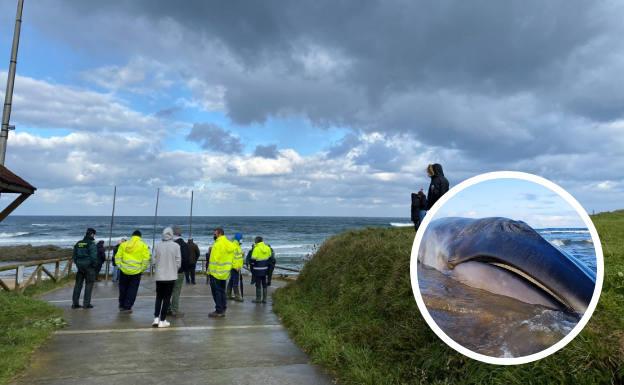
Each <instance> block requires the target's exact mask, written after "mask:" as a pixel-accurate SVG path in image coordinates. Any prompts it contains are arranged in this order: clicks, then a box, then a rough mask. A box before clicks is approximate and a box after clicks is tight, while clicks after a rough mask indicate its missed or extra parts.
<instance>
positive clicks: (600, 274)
mask: <svg viewBox="0 0 624 385" xmlns="http://www.w3.org/2000/svg"><path fill="white" fill-rule="evenodd" d="M492 179H521V180H526V181H530V182H534V183H538V184H540V185H542V186H544V187H546V188H548V189H550V190H552V191H553V192H555V193H557V194H558V195H559V196H560V197H561V198H563V199H564V200H565V201H566V202H568V203H569V204H570V205H571V206H572V207H573V208H574V209H575V210H576V212H577V213H578V214H579V216H580V217H581V218H582V219H583V222H584V223H585V226H587V228H588V229H589V233H590V234H591V238H592V242H593V244H594V249H595V251H596V270H597V271H596V287H595V288H594V294H593V296H592V299H591V301H590V303H589V306H588V307H587V310H586V311H585V313H584V314H583V316H582V317H581V320H580V321H579V322H578V323H577V324H576V326H575V327H574V328H573V329H572V331H571V332H570V333H568V334H567V335H566V336H565V337H563V338H562V339H561V340H560V341H559V342H557V343H556V344H554V345H552V346H551V347H549V348H547V349H544V350H542V351H540V352H537V353H534V354H530V355H528V356H523V357H513V358H503V357H491V356H487V355H484V354H480V353H476V352H473V351H472V350H470V349H467V348H465V347H463V346H462V345H460V344H458V343H457V342H455V341H454V340H453V339H452V338H450V337H449V336H447V335H446V333H444V331H443V330H442V329H441V328H440V327H439V326H438V325H437V324H436V322H435V321H434V320H433V318H432V317H431V315H430V314H429V310H428V309H427V306H426V305H425V302H424V301H423V299H422V296H421V294H420V288H419V286H418V273H417V265H418V248H419V246H420V242H421V240H422V237H423V234H424V232H425V229H426V228H427V226H428V225H429V222H431V218H433V217H435V214H436V212H437V211H438V210H439V209H440V207H442V206H443V205H444V204H445V203H446V202H447V201H448V200H450V199H451V198H453V196H455V195H456V194H457V193H459V192H460V191H462V190H464V189H465V188H467V187H470V186H472V185H475V184H477V183H480V182H484V181H487V180H492ZM410 278H411V283H412V292H413V293H414V298H415V299H416V303H417V304H418V309H419V310H420V313H421V314H422V316H423V318H424V319H425V321H427V324H428V325H429V327H430V328H431V330H433V332H434V333H435V334H436V335H437V336H438V337H440V338H441V339H442V341H444V342H445V343H446V344H447V345H448V346H450V347H451V348H453V349H455V350H456V351H458V352H459V353H461V354H463V355H465V356H468V357H470V358H472V359H475V360H477V361H481V362H485V363H488V364H496V365H520V364H526V363H529V362H533V361H537V360H539V359H542V358H544V357H547V356H549V355H551V354H553V353H555V352H556V351H558V350H559V349H561V348H563V347H564V346H566V345H567V344H568V343H570V341H572V340H573V339H574V338H575V337H576V336H577V335H578V334H579V333H580V332H581V330H583V328H584V327H585V325H586V324H587V322H588V321H589V319H590V318H591V316H592V314H593V313H594V310H595V309H596V305H597V304H598V300H599V298H600V292H601V291H602V281H603V278H604V258H603V254H602V245H601V244H600V238H599V237H598V231H596V227H595V226H594V224H593V222H592V221H591V219H590V218H589V215H588V214H587V212H586V211H585V209H583V207H582V206H581V204H580V203H579V202H578V201H577V200H576V199H575V198H574V197H573V196H572V195H570V193H568V192H567V191H565V190H564V189H563V188H561V187H560V186H558V185H557V184H555V183H553V182H551V181H549V180H548V179H544V178H542V177H540V176H537V175H533V174H529V173H524V172H517V171H496V172H489V173H485V174H481V175H477V176H475V177H472V178H470V179H467V180H465V181H463V182H461V183H460V184H458V185H457V186H455V187H453V188H452V189H450V190H449V191H448V192H447V193H446V194H444V195H443V196H442V197H441V198H440V199H439V200H438V201H437V202H436V203H435V204H434V205H433V207H432V208H431V210H429V211H428V212H427V215H426V216H425V218H424V219H423V221H422V223H421V225H420V227H419V228H418V231H417V232H416V238H415V239H414V244H413V245H412V256H411V261H410Z"/></svg>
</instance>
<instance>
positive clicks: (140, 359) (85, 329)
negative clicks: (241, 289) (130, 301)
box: [14, 276, 333, 385]
mask: <svg viewBox="0 0 624 385" xmlns="http://www.w3.org/2000/svg"><path fill="white" fill-rule="evenodd" d="M248 278H249V277H246V281H248ZM273 285H274V286H280V285H283V283H282V282H280V281H274V282H273ZM72 290H73V286H71V285H70V286H68V287H65V288H61V289H59V290H56V291H54V292H52V293H50V294H48V295H46V296H44V297H43V299H45V300H48V301H49V302H51V303H53V304H54V305H56V306H59V307H61V308H63V309H64V311H65V319H66V320H67V321H68V322H69V326H67V327H66V328H64V329H62V330H59V331H57V332H56V333H55V335H54V336H53V337H52V338H51V339H50V340H49V341H48V342H47V343H46V344H44V346H42V347H41V348H40V349H38V350H37V352H35V354H34V355H33V359H32V362H31V365H30V367H29V368H28V369H27V370H26V371H25V372H24V374H23V375H22V376H20V378H18V379H16V381H15V382H14V384H131V385H143V384H254V385H260V384H293V383H297V384H298V385H306V384H332V383H333V381H332V379H331V377H330V376H328V375H327V374H325V373H323V371H322V370H321V369H320V368H318V367H317V366H315V365H312V364H310V363H309V358H308V357H307V355H306V354H305V353H303V352H302V351H301V350H300V349H299V348H298V347H297V346H296V345H295V344H294V343H293V342H292V341H291V340H290V338H289V337H288V333H287V332H286V330H285V329H284V328H283V327H282V326H281V325H280V322H279V319H278V318H277V316H276V315H275V313H273V312H272V311H271V303H270V302H271V300H270V298H269V301H268V302H269V303H268V304H254V303H252V302H251V300H252V299H253V297H254V296H255V288H252V287H251V286H249V285H246V286H245V302H243V303H239V302H232V301H228V309H227V316H226V317H225V318H219V319H212V318H209V317H208V313H209V312H211V311H213V310H214V302H213V300H212V296H211V294H210V288H209V286H208V285H207V284H206V281H205V277H201V279H199V280H198V283H197V285H188V284H185V286H184V287H183V289H182V297H181V300H180V311H181V312H183V313H184V316H183V317H181V318H168V320H169V321H170V322H171V327H170V328H167V329H156V328H152V327H151V322H152V320H153V319H154V317H153V312H154V300H155V282H154V281H152V280H151V278H150V277H148V276H144V277H143V279H142V282H141V287H140V289H139V294H138V296H137V300H136V303H135V305H134V308H133V313H132V314H121V313H119V311H118V309H117V293H118V291H117V286H116V284H113V283H111V282H110V281H108V282H97V283H96V287H95V288H94V290H93V300H92V304H93V305H94V306H95V307H94V308H93V309H90V310H84V309H76V310H72V309H71V308H70V307H71V299H70V298H71V293H72ZM272 290H273V288H270V289H269V293H271V292H272Z"/></svg>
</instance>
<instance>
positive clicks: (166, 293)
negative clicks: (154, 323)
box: [154, 281, 176, 321]
mask: <svg viewBox="0 0 624 385" xmlns="http://www.w3.org/2000/svg"><path fill="white" fill-rule="evenodd" d="M175 282H176V281H156V303H155V304H154V317H160V320H161V321H164V320H165V318H166V317H167V310H169V305H170V304H171V293H173V285H175Z"/></svg>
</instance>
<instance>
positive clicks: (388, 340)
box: [274, 212, 624, 385]
mask: <svg viewBox="0 0 624 385" xmlns="http://www.w3.org/2000/svg"><path fill="white" fill-rule="evenodd" d="M593 221H594V223H595V224H596V227H597V229H598V232H599V234H600V236H601V240H602V244H603V248H604V254H605V282H604V289H603V292H602V296H601V299H600V302H599V304H598V307H597V308H596V311H595V313H594V315H593V317H592V319H591V320H590V322H589V323H588V325H587V326H586V327H585V329H584V330H583V332H581V333H580V334H579V335H578V336H577V338H576V339H575V340H574V341H572V342H571V343H570V344H568V345H567V346H566V347H565V348H563V349H562V350H560V351H559V352H557V353H555V354H553V355H551V356H549V357H547V358H545V359H543V360H540V361H538V362H533V363H530V364H525V365H521V366H494V365H489V364H484V363H480V362H478V361H474V360H471V359H469V358H466V357H464V356H463V355H461V354H459V353H457V352H455V351H454V350H452V349H451V348H449V347H447V346H446V344H444V343H443V342H442V341H441V340H439V339H438V337H437V336H436V335H435V334H433V332H432V331H431V330H430V329H429V327H428V326H427V324H426V323H425V321H424V319H423V318H422V317H421V315H420V313H419V311H418V308H417V306H416V303H415V301H414V297H413V295H412V292H411V286H410V278H409V259H410V252H411V247H412V242H413V238H414V233H413V230H411V229H366V230H360V231H349V232H345V233H342V234H339V235H337V236H334V237H332V238H330V239H328V240H327V241H326V242H325V243H324V244H323V245H322V246H321V247H320V249H319V250H318V252H317V253H316V255H315V256H314V258H312V260H311V261H310V262H309V263H307V264H306V266H305V267H304V269H303V271H302V272H301V275H300V276H299V278H298V279H297V280H296V281H295V282H292V283H291V284H289V285H288V286H286V287H285V288H282V289H279V290H278V291H277V292H276V293H275V296H274V302H275V303H274V309H275V311H276V312H277V314H278V315H279V316H280V317H281V319H282V321H283V323H284V324H285V325H286V327H287V328H288V329H289V331H290V334H291V336H292V337H293V338H294V340H295V341H296V343H298V344H299V345H300V346H301V347H302V349H304V350H305V351H306V352H308V353H309V354H310V356H311V358H312V360H313V362H315V363H318V364H320V365H322V366H323V367H325V368H326V369H327V370H328V371H330V372H331V373H332V374H333V375H334V376H336V378H337V379H338V380H339V383H341V384H519V385H520V384H618V383H623V382H624V312H623V309H624V212H614V213H603V214H598V215H596V216H594V217H593Z"/></svg>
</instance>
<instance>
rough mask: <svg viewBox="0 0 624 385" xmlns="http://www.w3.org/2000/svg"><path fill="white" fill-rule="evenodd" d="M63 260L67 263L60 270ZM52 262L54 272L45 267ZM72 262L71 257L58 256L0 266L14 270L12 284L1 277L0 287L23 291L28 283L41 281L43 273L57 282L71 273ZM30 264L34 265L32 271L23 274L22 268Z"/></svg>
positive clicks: (6, 269)
mask: <svg viewBox="0 0 624 385" xmlns="http://www.w3.org/2000/svg"><path fill="white" fill-rule="evenodd" d="M64 261H66V262H67V263H66V264H65V267H64V268H63V270H62V271H61V262H64ZM52 263H54V264H55V266H54V272H51V271H50V270H48V269H47V268H46V267H45V265H49V264H52ZM72 264H73V260H72V258H71V257H58V258H49V259H40V260H37V261H28V262H24V263H17V264H13V265H7V266H0V271H9V270H15V276H14V279H13V285H10V283H11V282H10V281H9V283H6V282H5V281H4V280H3V279H0V289H4V290H6V291H17V292H20V293H21V292H23V291H24V289H26V287H27V286H28V285H30V284H32V283H37V282H39V281H41V280H42V279H43V274H44V273H45V274H46V275H47V276H48V277H50V279H52V280H53V281H54V282H58V281H59V280H61V279H62V278H64V277H65V276H67V275H69V274H70V273H71V269H72ZM31 266H36V268H35V269H34V271H33V272H32V273H30V275H29V276H28V277H26V276H25V275H24V273H25V272H24V269H25V268H26V267H31Z"/></svg>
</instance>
